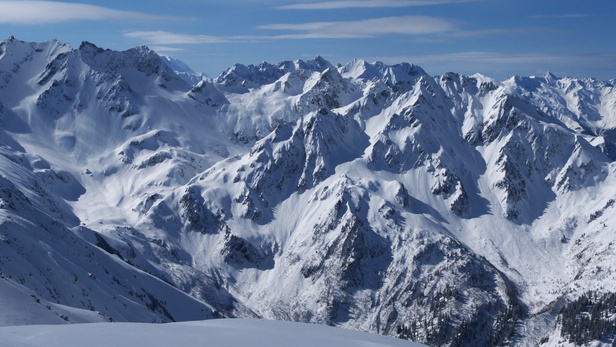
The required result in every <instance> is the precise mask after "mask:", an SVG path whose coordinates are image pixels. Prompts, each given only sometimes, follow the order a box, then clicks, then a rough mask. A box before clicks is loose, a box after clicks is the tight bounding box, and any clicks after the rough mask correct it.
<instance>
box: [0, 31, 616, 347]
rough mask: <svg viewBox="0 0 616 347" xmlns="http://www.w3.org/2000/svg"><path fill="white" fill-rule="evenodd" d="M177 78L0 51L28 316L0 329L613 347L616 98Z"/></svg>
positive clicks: (448, 86)
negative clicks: (262, 328)
mask: <svg viewBox="0 0 616 347" xmlns="http://www.w3.org/2000/svg"><path fill="white" fill-rule="evenodd" d="M170 66H171V67H173V68H170ZM174 69H175V70H177V71H180V70H182V71H183V72H190V69H188V68H186V67H185V66H184V67H182V66H181V64H180V63H179V62H173V61H169V60H164V59H161V58H160V57H159V56H158V55H156V54H155V53H154V52H153V51H151V50H149V49H148V48H147V47H138V48H134V49H130V50H127V51H124V52H115V51H111V50H105V49H102V48H99V47H97V46H95V45H94V44H92V43H88V42H84V43H83V44H82V45H81V46H80V47H79V48H78V49H73V48H71V47H69V46H67V45H64V44H61V43H59V42H57V41H50V42H43V43H28V42H22V41H19V40H17V39H15V38H9V39H7V40H5V41H3V42H1V43H0V291H1V292H0V295H2V297H3V300H4V302H7V303H8V302H12V301H11V300H9V299H5V298H16V299H15V300H17V298H19V300H20V301H19V302H23V305H24V306H23V307H27V308H28V311H29V313H23V314H17V315H13V314H14V313H15V311H1V310H0V322H1V323H2V324H3V325H11V324H26V323H29V322H30V323H41V322H45V323H66V322H84V321H95V322H96V321H100V320H115V321H128V322H170V321H186V320H201V319H206V318H212V317H221V316H225V317H242V318H267V319H278V320H290V321H299V322H311V323H319V324H326V325H334V326H341V327H346V328H352V329H356V330H363V331H369V332H376V333H380V334H384V335H392V336H397V337H401V338H406V339H411V340H414V341H418V342H422V343H427V344H431V345H443V346H456V345H534V344H537V343H539V342H540V341H541V342H545V343H548V344H552V345H558V344H567V343H571V344H583V343H612V341H613V340H614V338H615V336H614V331H613V329H612V330H610V328H609V327H612V326H614V319H615V318H614V317H616V308H614V306H616V305H613V298H614V297H616V293H615V291H614V289H613V288H615V287H616V261H614V259H616V246H615V245H616V233H614V229H615V228H616V213H615V211H616V210H615V209H616V204H615V203H614V201H615V200H616V189H615V188H614V187H616V173H615V170H616V166H615V164H614V160H615V159H616V118H615V117H616V90H615V89H614V81H597V80H593V79H572V78H565V77H563V78H561V77H556V76H554V75H549V74H548V75H546V76H541V77H512V78H510V79H507V80H505V81H502V82H499V81H495V80H492V79H490V78H488V77H485V76H481V75H474V76H463V75H458V74H455V73H446V74H444V75H442V76H429V75H427V74H426V73H425V71H423V70H422V69H421V68H420V67H418V66H415V65H411V64H399V65H394V66H388V65H386V64H383V63H379V62H377V63H369V62H365V61H361V60H354V61H352V62H351V63H349V64H347V65H345V66H334V65H332V64H331V63H329V62H327V61H325V60H324V59H323V58H321V57H317V58H315V59H313V60H308V61H301V60H297V61H286V62H281V63H277V64H270V63H261V64H259V65H248V66H244V65H241V64H237V65H235V66H233V67H231V68H229V69H228V70H227V71H225V72H223V73H222V74H221V75H220V76H218V77H217V78H215V79H201V80H200V81H198V82H197V83H196V84H194V85H193V82H191V81H190V80H189V81H188V82H187V79H186V76H184V75H182V71H180V73H179V75H178V73H176V72H174ZM178 69H179V70H178ZM13 306H15V305H13ZM593 312H594V313H593ZM597 312H599V313H597ZM11 315H12V316H11ZM37 317H40V318H41V319H42V320H41V319H38V318H37ZM43 318H44V319H43ZM208 324H209V323H208ZM211 324H214V323H211ZM171 327H173V326H171ZM180 327H182V326H180ZM590 327H592V329H591V328H590ZM606 327H607V328H606Z"/></svg>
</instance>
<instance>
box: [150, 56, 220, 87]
mask: <svg viewBox="0 0 616 347" xmlns="http://www.w3.org/2000/svg"><path fill="white" fill-rule="evenodd" d="M160 58H161V59H162V60H163V61H164V62H165V63H166V64H167V66H169V68H171V70H173V72H175V74H176V75H178V76H179V77H180V78H181V79H183V80H184V81H186V82H187V83H188V84H190V85H193V86H194V85H196V84H198V83H199V82H201V81H203V80H208V79H209V77H208V76H207V75H206V74H204V73H203V72H195V70H193V69H192V68H191V67H190V66H188V65H186V63H184V62H183V61H181V60H178V59H174V58H171V57H168V56H164V55H161V56H160Z"/></svg>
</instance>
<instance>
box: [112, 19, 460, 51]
mask: <svg viewBox="0 0 616 347" xmlns="http://www.w3.org/2000/svg"><path fill="white" fill-rule="evenodd" d="M258 29H262V30H277V31H283V32H284V33H280V34H274V35H244V36H210V35H190V34H178V33H172V32H167V31H128V32H125V33H124V36H125V37H130V38H133V39H138V40H141V41H143V42H147V43H148V44H154V45H170V44H207V43H222V42H240V41H264V40H286V39H293V40H297V39H354V38H357V39H361V38H374V37H379V36H383V35H390V34H400V35H411V36H419V35H430V34H442V33H454V32H457V31H458V29H457V28H456V27H455V25H454V24H453V23H451V22H449V21H447V20H445V19H441V18H435V17H425V16H402V17H386V18H373V19H365V20H359V21H343V22H312V23H300V24H268V25H262V26H259V27H258Z"/></svg>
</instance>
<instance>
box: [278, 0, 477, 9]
mask: <svg viewBox="0 0 616 347" xmlns="http://www.w3.org/2000/svg"><path fill="white" fill-rule="evenodd" d="M474 1H479V0H341V1H324V2H315V3H301V4H293V5H284V6H279V7H276V9H279V10H337V9H346V8H377V7H412V6H431V5H443V4H452V3H464V2H474Z"/></svg>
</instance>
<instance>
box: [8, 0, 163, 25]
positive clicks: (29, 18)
mask: <svg viewBox="0 0 616 347" xmlns="http://www.w3.org/2000/svg"><path fill="white" fill-rule="evenodd" d="M160 19H170V17H164V16H156V15H151V14H146V13H141V12H133V11H121V10H115V9H111V8H107V7H102V6H95V5H88V4H80V3H69V2H56V1H29V0H21V1H11V0H2V1H0V23H2V24H17V25H38V24H56V23H62V22H69V21H103V20H160Z"/></svg>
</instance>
